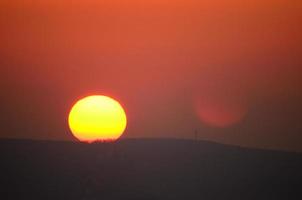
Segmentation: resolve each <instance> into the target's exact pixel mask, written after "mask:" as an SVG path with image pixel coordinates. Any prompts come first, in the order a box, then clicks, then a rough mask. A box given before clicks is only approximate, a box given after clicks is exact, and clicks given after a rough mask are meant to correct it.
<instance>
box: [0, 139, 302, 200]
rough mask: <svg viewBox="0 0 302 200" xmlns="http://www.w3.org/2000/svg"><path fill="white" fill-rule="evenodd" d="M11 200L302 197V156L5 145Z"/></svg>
mask: <svg viewBox="0 0 302 200" xmlns="http://www.w3.org/2000/svg"><path fill="white" fill-rule="evenodd" d="M0 157H1V165H0V169H1V170H0V173H1V179H0V183H1V185H0V186H1V197H4V196H7V198H6V199H72V200H77V199H106V200H110V199H129V200H130V199H131V200H136V199H139V200H144V199H150V200H151V199H163V200H170V199H171V200H172V199H175V200H177V199H188V200H189V199H201V200H208V199H209V200H210V199H211V200H215V199H223V200H226V199H230V200H237V199H238V200H259V199H263V200H276V199H302V198H301V197H302V195H301V193H302V190H301V188H302V187H301V186H302V184H301V183H302V179H301V178H302V155H301V154H299V153H288V152H279V151H269V150H257V149H248V148H241V147H236V146H228V145H222V144H216V143H211V142H205V141H199V142H197V141H190V140H172V139H171V140H168V139H128V140H120V141H119V142H117V143H113V144H109V143H95V144H90V145H89V144H82V143H75V142H53V141H30V140H0Z"/></svg>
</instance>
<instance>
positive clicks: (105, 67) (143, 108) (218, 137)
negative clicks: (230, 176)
mask: <svg viewBox="0 0 302 200" xmlns="http://www.w3.org/2000/svg"><path fill="white" fill-rule="evenodd" d="M301 9H302V3H301V2H300V1H294V0H262V1H261V0H255V1H242V0H211V1H210V0H207V1H193V0H187V1H180V0H178V1H171V0H161V1H159V0H155V1H154V0H153V1H151V0H150V1H138V0H135V1H134V0H132V1H122V0H120V1H96V0H95V1H84V0H82V1H67V0H63V1H58V2H55V1H50V0H48V1H26V2H24V1H17V0H13V1H11V0H4V1H1V2H0V30H1V31H0V44H1V45H0V65H1V68H0V74H1V80H0V88H1V91H2V98H1V100H0V103H1V105H0V108H1V110H2V112H1V114H0V119H1V136H2V137H21V138H24V137H25V138H37V139H68V140H69V139H73V138H72V136H71V134H70V133H69V132H68V128H67V123H66V116H67V114H68V111H69V109H70V107H71V105H72V103H73V102H74V101H75V100H76V99H78V98H80V97H83V96H85V95H87V94H95V93H99V94H107V95H111V96H113V97H115V98H117V99H119V100H120V101H121V103H122V104H123V105H124V106H125V107H126V109H127V112H128V117H129V127H128V129H127V132H126V133H125V137H180V138H191V137H192V136H193V134H194V130H195V129H197V130H198V131H199V136H200V138H201V139H208V140H214V141H218V142H223V143H231V144H239V145H247V146H253V147H263V148H279V149H291V150H299V151H302V142H301V141H302V135H301V132H302V125H301V124H302V123H300V122H299V120H300V119H301V111H302V109H301V107H302V106H301V102H302V101H301V100H302V92H301V91H302V81H301V80H302V79H301V78H300V77H301V75H302V68H301V63H302V59H301V52H302V47H301V45H302V41H301V31H302V30H301V29H302V28H301V27H302V26H301V19H302V12H301ZM300 79H301V80H300ZM205 101H206V102H215V104H211V105H210V106H209V104H207V108H205V109H202V110H208V111H207V113H211V116H212V117H213V116H214V117H215V116H217V115H219V117H220V118H221V117H222V115H223V118H225V117H226V118H228V117H230V116H234V113H232V112H233V111H234V110H235V111H234V112H241V111H238V109H239V110H244V114H242V116H243V117H240V118H241V119H238V120H237V121H236V123H235V124H232V126H227V127H223V128H222V127H217V126H215V125H214V126H213V123H208V122H207V120H205V119H202V118H200V115H199V111H198V108H199V107H200V104H203V103H201V102H205ZM217 105H218V107H219V109H218V110H219V111H220V112H219V111H216V110H217ZM221 105H223V106H222V107H223V108H222V109H220V108H221ZM230 105H231V106H230ZM243 105H244V108H241V107H242V106H243ZM221 110H224V111H221ZM229 110H233V111H229ZM236 110H237V111H236ZM217 112H218V114H217ZM223 112H224V114H222V115H221V113H223ZM240 116H241V115H240ZM219 117H218V118H219ZM215 119H216V118H215Z"/></svg>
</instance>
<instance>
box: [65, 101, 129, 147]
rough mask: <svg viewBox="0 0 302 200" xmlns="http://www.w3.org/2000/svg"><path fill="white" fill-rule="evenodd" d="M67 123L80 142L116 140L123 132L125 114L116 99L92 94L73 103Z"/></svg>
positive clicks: (125, 120)
mask: <svg viewBox="0 0 302 200" xmlns="http://www.w3.org/2000/svg"><path fill="white" fill-rule="evenodd" d="M68 123H69V127H70V130H71V132H72V134H73V135H74V136H75V137H76V138H77V139H78V140H80V141H82V142H88V143H92V142H95V141H102V142H108V141H116V140H117V139H118V138H120V136H121V135H122V134H123V133H124V131H125V129H126V126H127V116H126V113H125V111H124V109H123V107H122V106H121V104H120V103H119V102H118V101H116V100H114V99H112V98H110V97H108V96H103V95H94V96H88V97H85V98H83V99H80V100H79V101H77V102H76V103H75V105H74V106H73V107H72V109H71V111H70V113H69V117H68Z"/></svg>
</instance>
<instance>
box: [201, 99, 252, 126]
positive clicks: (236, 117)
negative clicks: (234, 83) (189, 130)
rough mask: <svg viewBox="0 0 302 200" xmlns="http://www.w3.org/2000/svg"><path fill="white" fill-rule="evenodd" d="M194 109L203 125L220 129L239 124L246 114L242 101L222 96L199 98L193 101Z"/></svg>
mask: <svg viewBox="0 0 302 200" xmlns="http://www.w3.org/2000/svg"><path fill="white" fill-rule="evenodd" d="M195 109H196V112H197V115H198V117H199V119H200V120H201V121H202V122H203V123H205V124H207V125H209V126H213V127H220V128H224V127H229V126H232V125H235V124H237V123H239V122H240V121H242V120H243V118H244V117H245V115H246V114H247V106H246V103H245V102H244V101H242V100H236V99H235V98H230V97H222V96H220V97H217V96H200V97H198V98H197V99H196V101H195Z"/></svg>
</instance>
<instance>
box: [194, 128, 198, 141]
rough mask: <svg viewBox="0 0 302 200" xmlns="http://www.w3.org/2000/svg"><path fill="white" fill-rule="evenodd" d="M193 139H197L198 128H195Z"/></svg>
mask: <svg viewBox="0 0 302 200" xmlns="http://www.w3.org/2000/svg"><path fill="white" fill-rule="evenodd" d="M194 139H195V141H197V140H198V130H197V129H195V131H194Z"/></svg>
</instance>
